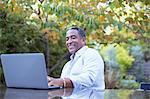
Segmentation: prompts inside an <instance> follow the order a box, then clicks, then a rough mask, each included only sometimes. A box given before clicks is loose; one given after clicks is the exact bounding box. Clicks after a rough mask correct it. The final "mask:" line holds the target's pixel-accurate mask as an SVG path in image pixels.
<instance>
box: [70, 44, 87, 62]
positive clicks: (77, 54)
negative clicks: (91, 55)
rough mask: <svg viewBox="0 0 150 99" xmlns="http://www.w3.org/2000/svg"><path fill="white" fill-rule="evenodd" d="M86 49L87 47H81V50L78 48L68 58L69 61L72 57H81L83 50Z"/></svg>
mask: <svg viewBox="0 0 150 99" xmlns="http://www.w3.org/2000/svg"><path fill="white" fill-rule="evenodd" d="M87 48H88V46H83V47H82V48H80V49H79V50H78V51H77V52H76V53H75V54H72V55H71V56H70V59H71V60H72V59H73V58H74V57H76V56H81V55H82V54H83V53H84V52H85V50H86V49H87Z"/></svg>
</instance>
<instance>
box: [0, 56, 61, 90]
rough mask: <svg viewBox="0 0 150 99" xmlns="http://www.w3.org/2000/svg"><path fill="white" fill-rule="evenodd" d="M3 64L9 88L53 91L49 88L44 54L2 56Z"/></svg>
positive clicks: (51, 87)
mask: <svg viewBox="0 0 150 99" xmlns="http://www.w3.org/2000/svg"><path fill="white" fill-rule="evenodd" d="M1 63H2V68H3V72H4V77H5V82H6V86H7V87H14V88H35V89H53V88H61V87H59V86H48V80H47V71H46V63H45V57H44V54H43V53H17V54H1Z"/></svg>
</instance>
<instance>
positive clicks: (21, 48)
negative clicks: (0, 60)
mask: <svg viewBox="0 0 150 99" xmlns="http://www.w3.org/2000/svg"><path fill="white" fill-rule="evenodd" d="M0 13H3V14H5V17H4V16H1V17H0V23H3V24H1V25H0V30H1V31H0V42H1V43H0V48H1V52H2V53H13V52H42V50H43V49H42V45H41V43H42V41H41V39H42V37H41V34H40V32H39V30H38V28H37V27H36V26H34V25H32V24H28V21H27V20H26V19H25V16H24V15H20V14H16V13H8V12H6V11H5V12H4V11H1V12H0Z"/></svg>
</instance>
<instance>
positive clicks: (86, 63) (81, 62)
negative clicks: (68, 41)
mask: <svg viewBox="0 0 150 99" xmlns="http://www.w3.org/2000/svg"><path fill="white" fill-rule="evenodd" d="M70 58H71V60H70V61H68V62H67V63H66V64H65V66H64V68H63V70H62V73H61V78H70V79H71V81H72V82H73V86H74V87H75V88H82V87H83V88H84V87H95V88H99V89H102V90H103V89H105V83H104V62H103V60H102V58H101V56H100V54H99V53H98V51H96V50H95V49H92V48H88V47H87V46H84V47H82V48H81V49H80V50H78V51H77V52H76V53H75V56H74V58H73V55H72V56H71V57H70Z"/></svg>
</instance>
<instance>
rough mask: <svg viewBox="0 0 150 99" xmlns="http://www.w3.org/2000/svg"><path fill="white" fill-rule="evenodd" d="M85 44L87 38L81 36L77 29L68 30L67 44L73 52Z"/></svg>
mask: <svg viewBox="0 0 150 99" xmlns="http://www.w3.org/2000/svg"><path fill="white" fill-rule="evenodd" d="M84 45H85V38H81V37H80V35H79V34H78V31H77V30H75V29H71V30H68V31H67V33H66V46H67V48H68V50H69V52H70V53H71V54H74V53H75V52H77V51H78V50H79V49H80V48H81V47H83V46H84Z"/></svg>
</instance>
